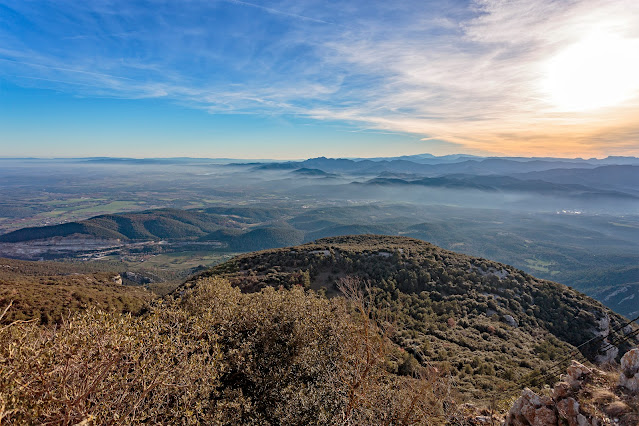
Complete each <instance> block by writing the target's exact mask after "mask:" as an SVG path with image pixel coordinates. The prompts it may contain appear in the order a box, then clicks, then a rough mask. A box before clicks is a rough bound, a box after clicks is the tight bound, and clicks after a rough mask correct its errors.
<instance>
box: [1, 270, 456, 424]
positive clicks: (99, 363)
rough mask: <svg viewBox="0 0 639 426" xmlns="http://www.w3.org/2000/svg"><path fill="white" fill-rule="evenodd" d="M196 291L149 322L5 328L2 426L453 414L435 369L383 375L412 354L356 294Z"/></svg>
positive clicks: (155, 311)
mask: <svg viewBox="0 0 639 426" xmlns="http://www.w3.org/2000/svg"><path fill="white" fill-rule="evenodd" d="M356 283H357V282H356ZM193 287H194V288H192V289H189V290H186V291H184V293H183V294H182V295H181V296H179V297H177V295H176V297H175V298H173V299H169V300H165V301H162V302H158V303H156V304H153V305H151V306H150V307H149V309H148V312H146V313H145V314H143V315H141V316H131V315H130V314H127V315H123V314H116V313H105V312H101V311H97V310H94V309H91V310H89V311H88V312H86V313H82V314H76V315H73V316H71V317H70V318H69V319H67V320H65V321H64V322H63V323H62V324H61V325H60V326H59V327H57V328H51V327H44V328H42V327H39V326H38V325H37V324H36V322H26V323H25V322H20V323H13V324H11V325H8V326H4V327H3V328H1V329H0V365H2V369H0V398H1V400H0V418H1V419H2V421H3V423H6V424H23V423H38V424H43V423H46V424H63V425H71V424H77V423H80V422H82V421H86V422H89V423H90V422H95V423H97V424H142V423H145V424H146V423H164V424H199V423H206V424H304V423H311V424H372V423H375V424H415V423H420V424H424V423H428V424H443V423H444V422H446V421H447V420H451V419H453V418H454V417H455V416H456V415H457V411H456V410H455V409H454V405H453V401H452V395H451V394H450V391H449V387H448V386H446V385H447V382H446V380H445V378H443V377H441V376H440V375H439V374H437V373H436V372H435V370H430V371H429V370H427V369H415V370H413V375H412V376H401V375H397V374H393V373H391V372H389V370H392V365H397V364H398V363H399V364H400V365H403V364H405V363H406V356H405V354H403V353H402V352H401V351H399V350H398V349H397V348H395V347H394V346H393V345H392V344H391V343H390V342H389V341H388V339H386V337H385V333H384V330H383V328H380V326H381V323H379V322H378V321H375V320H373V319H372V318H373V317H371V315H372V313H371V312H370V309H369V305H368V303H367V302H366V299H365V298H364V296H363V295H362V293H361V292H359V290H358V288H357V287H356V286H355V285H351V286H350V289H351V290H350V292H349V294H350V295H351V299H350V302H346V301H344V299H332V300H329V299H326V298H322V297H319V296H317V295H314V294H313V293H308V292H305V291H304V290H303V289H301V288H293V289H291V290H285V289H280V290H276V289H274V288H272V287H269V288H265V289H263V290H262V291H260V292H258V293H252V294H242V293H241V292H240V291H239V289H237V288H233V287H231V286H230V284H229V283H228V282H227V281H225V280H222V279H218V278H213V279H201V280H199V281H198V282H197V285H195V286H193ZM85 424H86V423H85Z"/></svg>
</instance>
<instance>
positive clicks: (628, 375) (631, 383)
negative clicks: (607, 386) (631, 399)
mask: <svg viewBox="0 0 639 426" xmlns="http://www.w3.org/2000/svg"><path fill="white" fill-rule="evenodd" d="M619 386H623V387H624V388H626V389H628V390H629V391H631V392H639V348H634V349H632V350H630V351H628V352H626V354H625V355H624V356H623V357H622V358H621V374H620V375H619Z"/></svg>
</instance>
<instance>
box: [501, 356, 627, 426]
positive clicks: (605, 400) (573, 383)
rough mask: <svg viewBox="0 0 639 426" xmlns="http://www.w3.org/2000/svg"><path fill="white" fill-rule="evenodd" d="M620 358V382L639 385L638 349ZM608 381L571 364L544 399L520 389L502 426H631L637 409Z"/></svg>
mask: <svg viewBox="0 0 639 426" xmlns="http://www.w3.org/2000/svg"><path fill="white" fill-rule="evenodd" d="M624 358H625V361H622V369H623V371H622V378H621V380H626V379H627V380H628V381H629V382H630V383H634V384H639V349H634V350H632V351H630V352H628V353H627V354H626V355H625V356H624ZM626 373H629V374H630V373H632V378H629V377H627V376H623V375H624V374H626ZM609 377H610V374H609V373H605V372H603V371H601V370H597V369H593V368H589V367H586V366H585V365H583V364H580V363H578V362H576V361H573V362H572V364H571V365H570V366H569V367H568V369H567V371H566V374H565V375H562V376H561V381H560V382H558V383H556V384H555V386H554V388H553V390H552V391H551V392H549V393H548V394H547V395H539V394H536V393H535V392H533V391H531V390H530V389H528V388H526V389H524V390H523V392H522V394H521V396H520V397H519V399H517V401H515V403H514V404H513V405H512V407H511V409H510V411H509V412H508V415H507V417H506V421H505V423H504V425H506V426H542V425H543V426H564V425H568V426H599V425H606V424H615V425H632V426H635V425H636V423H635V421H636V419H637V418H639V414H638V413H637V408H638V407H637V406H636V404H634V403H632V402H630V405H629V404H628V402H629V401H632V399H630V400H629V399H628V398H627V396H628V395H624V394H623V393H619V394H618V395H617V394H615V393H614V392H613V391H614V390H615V383H614V382H613V383H611V382H610V380H609ZM624 377H625V379H624ZM621 380H620V381H621ZM633 380H637V381H633ZM613 381H614V379H613ZM624 383H628V382H624ZM631 386H632V384H631ZM628 389H629V388H628ZM620 396H621V397H624V398H626V400H625V401H624V400H622V398H620ZM631 405H632V406H631Z"/></svg>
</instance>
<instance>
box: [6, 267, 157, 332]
mask: <svg viewBox="0 0 639 426" xmlns="http://www.w3.org/2000/svg"><path fill="white" fill-rule="evenodd" d="M91 266H94V265H91ZM100 266H104V265H100ZM98 269H99V268H98ZM154 297H155V296H154V294H153V293H152V292H150V291H147V290H146V289H144V288H143V287H139V286H125V285H122V278H121V276H120V275H119V274H118V273H117V272H103V271H96V270H95V268H92V267H89V266H88V265H78V264H71V263H68V264H65V263H59V262H58V263H53V262H27V261H19V260H11V259H0V306H6V305H8V304H9V303H12V309H11V310H9V311H8V312H7V314H6V315H5V317H4V319H3V321H4V323H9V322H12V321H15V320H31V319H34V318H36V319H38V320H39V321H40V322H41V323H42V324H54V323H60V321H61V320H62V318H63V316H65V315H68V314H69V313H70V312H76V311H82V310H86V309H88V308H89V307H98V308H100V309H102V310H106V311H117V312H132V313H137V312H139V311H140V309H142V307H143V306H144V305H145V303H146V302H148V301H149V300H151V299H153V298H154Z"/></svg>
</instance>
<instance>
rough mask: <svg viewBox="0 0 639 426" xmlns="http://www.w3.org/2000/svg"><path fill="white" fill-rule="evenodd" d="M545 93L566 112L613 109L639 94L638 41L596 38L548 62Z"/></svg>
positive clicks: (585, 41) (543, 88)
mask: <svg viewBox="0 0 639 426" xmlns="http://www.w3.org/2000/svg"><path fill="white" fill-rule="evenodd" d="M544 68H545V69H544V74H545V78H544V79H543V80H542V90H543V91H544V92H545V93H546V94H547V96H548V100H549V101H550V102H551V103H552V104H553V105H555V106H556V108H557V109H559V110H563V111H587V110H594V109H598V108H604V107H611V106H616V105H619V104H621V103H622V102H624V101H627V100H628V99H631V98H633V97H634V96H636V95H637V92H639V39H625V38H621V37H619V36H617V35H611V34H593V35H591V36H589V37H587V38H584V39H582V40H581V41H579V42H578V43H576V44H573V45H572V46H569V47H568V48H566V49H565V50H563V51H561V52H559V53H558V54H557V55H556V56H554V57H553V58H552V59H550V60H549V61H548V62H546V64H545V67H544Z"/></svg>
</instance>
